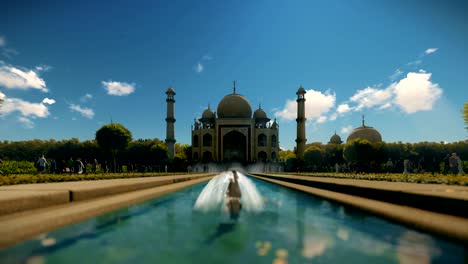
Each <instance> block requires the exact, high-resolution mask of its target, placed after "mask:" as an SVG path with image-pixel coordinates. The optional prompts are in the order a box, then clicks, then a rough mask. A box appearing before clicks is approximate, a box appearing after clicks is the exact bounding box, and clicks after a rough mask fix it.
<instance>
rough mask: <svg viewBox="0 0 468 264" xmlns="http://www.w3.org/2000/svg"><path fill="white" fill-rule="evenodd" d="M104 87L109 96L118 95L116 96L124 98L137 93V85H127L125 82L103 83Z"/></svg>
mask: <svg viewBox="0 0 468 264" xmlns="http://www.w3.org/2000/svg"><path fill="white" fill-rule="evenodd" d="M102 85H103V86H104V88H105V89H106V91H107V94H109V95H116V96H123V95H129V94H131V93H133V92H135V84H134V83H131V84H130V83H125V82H113V81H109V82H104V81H103V82H102Z"/></svg>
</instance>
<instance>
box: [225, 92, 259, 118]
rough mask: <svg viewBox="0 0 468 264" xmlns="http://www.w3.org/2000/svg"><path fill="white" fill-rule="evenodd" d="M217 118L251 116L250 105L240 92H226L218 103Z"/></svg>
mask: <svg viewBox="0 0 468 264" xmlns="http://www.w3.org/2000/svg"><path fill="white" fill-rule="evenodd" d="M217 113H218V117H219V118H251V117H252V107H251V106H250V103H249V101H248V100H247V99H246V98H245V97H244V96H242V95H240V94H236V93H233V94H228V95H226V96H224V97H223V99H222V100H221V102H219V105H218V112H217Z"/></svg>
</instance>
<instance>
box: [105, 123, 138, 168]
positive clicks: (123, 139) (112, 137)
mask: <svg viewBox="0 0 468 264" xmlns="http://www.w3.org/2000/svg"><path fill="white" fill-rule="evenodd" d="M131 140H132V133H130V131H129V130H128V129H127V128H125V127H124V126H123V125H121V124H108V125H104V126H102V127H101V128H100V129H99V130H98V131H96V141H97V143H98V145H99V147H101V148H102V149H103V150H105V151H109V152H110V153H111V154H112V160H113V163H114V166H113V170H114V172H116V168H117V162H116V159H115V156H116V153H117V151H119V150H123V149H125V148H126V147H127V146H128V144H129V143H130V141H131Z"/></svg>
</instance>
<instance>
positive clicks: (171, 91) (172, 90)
mask: <svg viewBox="0 0 468 264" xmlns="http://www.w3.org/2000/svg"><path fill="white" fill-rule="evenodd" d="M166 94H173V95H175V94H176V93H175V92H174V89H172V87H169V88H168V89H167V91H166Z"/></svg>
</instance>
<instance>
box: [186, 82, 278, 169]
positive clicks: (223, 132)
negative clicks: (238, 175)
mask: <svg viewBox="0 0 468 264" xmlns="http://www.w3.org/2000/svg"><path fill="white" fill-rule="evenodd" d="M269 122H270V118H268V116H267V114H266V113H265V111H264V110H263V109H262V108H261V106H259V108H258V109H257V110H256V111H255V112H254V113H253V115H252V107H251V105H250V102H249V101H248V100H247V98H245V97H244V96H242V95H240V94H238V93H236V87H235V83H234V88H233V93H232V94H228V95H226V96H224V98H223V99H222V100H221V101H220V102H219V104H218V108H217V112H214V111H213V110H212V109H211V108H210V106H208V108H207V109H206V110H205V111H204V112H203V114H202V117H201V118H200V119H198V120H195V122H194V125H193V127H192V159H193V161H194V162H197V161H201V162H229V161H237V162H241V163H251V162H256V161H263V162H270V161H271V162H275V161H276V160H277V159H278V154H279V143H278V134H279V129H278V124H277V123H276V120H274V122H272V123H271V124H270V123H269Z"/></svg>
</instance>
